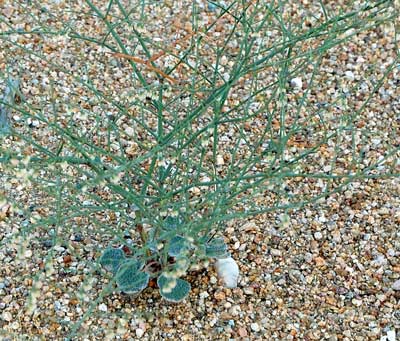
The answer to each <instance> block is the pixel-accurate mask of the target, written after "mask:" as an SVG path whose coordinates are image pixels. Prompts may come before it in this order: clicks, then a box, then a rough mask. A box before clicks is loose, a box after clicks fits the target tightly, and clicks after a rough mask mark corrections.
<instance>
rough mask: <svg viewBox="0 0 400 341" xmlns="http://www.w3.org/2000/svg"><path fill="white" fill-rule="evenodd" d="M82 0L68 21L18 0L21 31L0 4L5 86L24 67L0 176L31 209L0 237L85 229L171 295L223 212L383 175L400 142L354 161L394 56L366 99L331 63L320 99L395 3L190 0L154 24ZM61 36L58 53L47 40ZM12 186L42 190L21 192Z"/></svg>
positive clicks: (289, 201)
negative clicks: (361, 121) (368, 159)
mask: <svg viewBox="0 0 400 341" xmlns="http://www.w3.org/2000/svg"><path fill="white" fill-rule="evenodd" d="M84 3H85V11H82V13H81V14H80V16H79V18H75V17H72V19H70V21H68V22H65V18H64V13H66V12H68V11H66V9H60V10H58V9H54V11H53V12H51V11H48V10H45V9H44V7H43V8H42V7H40V8H36V7H35V6H34V5H32V6H31V7H29V6H30V5H29V6H28V5H26V6H25V7H21V11H23V10H25V11H27V13H29V15H27V16H26V17H27V18H29V20H32V21H33V22H32V23H30V25H27V26H26V27H28V28H29V27H30V28H32V30H28V31H26V32H25V31H24V30H23V29H21V28H20V27H14V26H13V24H12V23H11V22H10V23H9V22H5V19H4V18H3V19H1V18H2V17H0V20H3V22H2V23H3V24H4V25H3V26H2V27H6V28H7V30H6V32H4V34H2V35H0V42H1V44H2V46H3V47H4V48H3V49H2V50H3V51H2V53H3V54H4V55H5V63H6V64H7V66H8V69H7V72H6V71H4V70H3V71H1V72H2V73H1V74H0V76H1V77H0V78H1V79H2V80H3V82H2V85H4V87H3V88H4V89H7V87H6V85H7V84H10V81H9V80H15V81H17V82H18V84H19V92H20V93H21V96H20V97H21V98H22V99H23V100H21V101H19V102H17V101H14V100H13V99H14V98H12V99H10V94H12V92H10V91H8V92H7V91H6V92H5V95H4V96H3V97H0V98H2V100H1V103H0V104H1V107H0V108H1V110H2V112H1V113H0V120H1V121H2V125H4V126H7V129H9V130H10V131H11V135H10V136H9V137H8V138H4V140H3V142H4V143H3V144H2V145H1V146H0V152H1V154H0V161H1V162H0V166H1V167H2V169H1V171H2V172H1V177H2V183H3V184H6V183H10V180H12V181H13V184H16V185H15V186H14V187H12V186H9V187H4V189H3V190H2V192H6V193H8V195H7V198H6V199H5V200H7V201H9V202H11V203H12V205H13V207H15V209H16V210H18V212H20V215H19V216H23V217H24V221H23V224H20V225H21V229H20V230H18V231H16V232H15V233H13V234H11V235H9V236H7V237H6V238H4V239H3V240H2V243H5V244H6V243H8V242H9V240H11V239H13V240H17V241H18V242H20V241H21V240H25V239H26V238H28V236H29V238H33V236H38V235H39V236H40V238H47V239H50V241H51V242H52V244H51V245H54V244H60V243H67V242H66V241H68V240H69V239H70V238H67V237H66V236H70V235H77V234H83V235H84V236H85V237H86V238H89V239H92V240H95V241H96V242H95V243H96V245H98V244H100V247H99V248H100V250H99V251H98V252H97V254H96V255H95V256H94V258H95V259H96V260H97V261H98V263H100V264H101V266H102V267H104V268H105V269H106V270H107V271H109V273H110V274H111V278H112V281H111V283H112V284H116V286H117V288H118V290H119V291H121V292H125V293H128V294H137V293H139V292H141V291H142V290H143V289H144V288H146V287H147V286H148V283H149V281H150V280H151V279H157V284H158V287H159V288H160V293H161V295H162V296H163V297H164V298H166V299H167V300H170V301H175V302H177V301H181V300H182V299H183V298H184V297H186V296H187V294H188V293H189V291H190V284H189V283H188V282H187V281H185V280H184V279H182V278H181V277H183V276H184V275H185V273H186V272H187V271H189V270H190V269H195V268H197V267H199V265H200V264H201V263H202V262H203V261H207V260H208V259H209V258H217V259H220V260H221V259H222V260H223V259H226V258H227V257H229V253H228V251H227V250H228V248H227V245H226V244H225V243H224V240H223V233H224V226H225V224H226V222H227V221H229V220H232V219H239V218H245V217H249V216H254V215H257V214H261V213H267V212H273V211H281V212H288V211H289V210H292V209H297V208H299V207H302V206H304V205H305V204H313V203H316V202H319V201H320V200H323V199H325V198H327V197H329V195H331V194H332V193H336V192H339V191H341V190H343V189H344V188H347V186H350V185H351V183H352V182H353V181H360V180H361V179H367V178H369V177H375V178H376V177H381V176H382V177H388V176H391V175H393V172H394V170H393V168H390V167H389V166H387V167H386V165H393V157H394V156H395V155H396V153H397V152H398V147H396V146H390V145H388V146H387V153H386V154H385V158H384V159H380V160H378V161H377V162H376V163H368V164H364V163H363V161H364V159H363V158H364V156H363V155H365V154H364V153H363V151H364V149H365V147H366V146H367V145H368V141H369V140H370V138H371V136H370V135H369V134H371V133H370V132H369V131H367V130H361V129H362V128H358V127H357V125H356V124H355V121H356V120H357V117H358V116H359V115H360V114H361V113H362V111H363V110H364V109H365V108H366V107H367V106H368V105H369V103H370V102H371V101H373V99H374V96H373V95H374V94H375V93H377V92H378V90H379V88H380V87H381V86H382V84H383V83H384V82H385V80H386V79H387V77H388V75H389V74H390V73H391V72H392V71H393V70H394V68H395V67H396V65H397V63H398V56H397V58H394V59H393V63H392V64H391V65H390V66H388V68H387V70H385V72H384V74H383V76H381V78H379V79H378V81H376V82H375V83H374V87H373V89H372V90H371V96H368V97H367V99H365V101H364V103H363V104H362V105H360V104H359V103H357V105H355V104H354V103H352V102H351V98H352V95H351V94H352V92H355V91H357V88H356V86H354V87H352V86H351V85H349V84H347V83H346V84H342V83H341V82H345V80H344V79H343V78H341V77H339V78H338V79H336V82H337V88H338V89H341V88H343V89H346V90H343V91H339V90H338V91H337V93H335V94H333V95H332V94H331V95H330V96H329V102H324V103H320V97H319V94H320V93H324V92H326V91H328V89H327V88H326V87H327V86H328V85H327V84H325V83H318V80H319V79H320V78H321V77H325V78H326V74H325V75H324V72H325V71H324V70H323V69H321V65H323V63H324V62H326V59H327V58H328V57H329V51H330V50H331V49H332V48H334V47H335V46H338V45H340V44H346V42H347V41H348V40H350V39H352V38H353V37H354V36H355V35H357V34H360V33H362V32H366V31H368V30H369V29H371V28H375V27H377V26H379V25H381V24H387V23H390V22H391V20H392V19H393V18H394V17H395V16H396V14H395V13H396V12H393V11H392V1H376V2H371V3H370V2H365V4H363V5H361V7H360V6H358V5H357V6H356V5H355V4H349V5H348V7H345V6H344V5H343V6H342V7H341V8H340V10H337V9H336V8H335V6H334V7H332V8H331V7H329V6H324V5H323V3H322V2H319V3H318V6H319V10H318V15H316V14H315V13H309V12H307V9H306V8H305V9H304V11H303V12H304V16H301V17H300V16H298V17H296V16H293V15H292V14H291V13H294V12H296V11H292V9H291V6H292V5H293V4H291V3H290V2H281V1H278V2H274V1H272V2H266V1H231V2H230V4H229V5H227V6H225V5H224V6H223V5H219V4H218V3H217V2H215V3H214V2H212V3H211V2H210V4H211V5H210V6H209V7H201V6H199V5H198V4H197V2H194V1H193V2H190V3H191V5H192V7H191V9H190V11H189V17H188V18H187V25H183V26H179V25H177V24H176V23H172V22H168V18H169V17H170V16H169V15H166V16H165V18H160V20H161V21H163V20H166V22H163V23H157V25H160V24H162V25H163V27H165V28H166V29H165V30H163V31H162V33H160V34H164V36H162V37H159V39H155V37H153V36H152V34H151V33H149V32H159V31H160V30H159V29H157V27H153V25H155V23H153V22H152V21H151V20H150V19H149V18H147V17H146V15H145V14H144V13H145V12H146V11H137V8H138V6H136V4H134V2H133V4H131V5H129V6H128V7H125V6H124V5H123V4H122V2H121V1H119V0H116V1H110V2H109V3H108V5H104V6H103V7H101V6H97V5H96V4H95V3H93V2H92V1H90V0H86V1H85V2H84ZM293 3H295V2H293ZM143 4H144V2H143ZM353 5H354V6H356V7H357V8H356V7H353ZM65 6H69V5H65ZM157 6H160V10H161V11H163V10H165V11H167V12H168V11H169V9H168V8H166V7H165V8H164V7H163V5H160V4H159V5H157ZM296 6H297V5H296ZM316 6H317V5H316ZM205 11H206V12H207V13H205ZM31 12H38V13H37V15H32V14H31ZM70 12H71V13H74V10H71V11H70ZM204 15H207V17H208V18H210V21H208V22H203V20H202V18H203V16H204ZM39 17H40V18H41V19H40V21H39V20H36V19H35V18H39ZM47 17H48V18H47ZM43 18H44V19H43ZM53 23H58V24H57V26H56V25H55V26H54V27H53V26H52V25H53ZM60 23H64V25H63V26H62V28H60ZM85 27H91V28H94V29H93V31H92V32H88V31H87V30H86V29H85ZM94 32H96V34H95V33H94ZM271 34H272V35H273V39H270V36H271ZM46 39H47V40H46ZM30 40H32V42H31V43H30ZM33 40H34V41H33ZM42 40H43V44H44V42H45V41H46V44H49V46H47V45H43V46H42V45H41V43H40V42H41V41H42ZM28 43H29V44H28ZM59 43H60V46H63V47H62V48H63V52H62V53H60V54H59V55H60V57H59V58H53V57H51V56H49V55H47V54H46V53H49V51H50V52H51V51H53V50H54V51H57V49H58V48H60V47H59V45H57V44H59ZM27 63H28V65H27ZM29 63H30V64H29ZM38 65H40V77H39V76H38V77H37V79H36V78H35V79H34V80H31V79H30V78H29V75H30V74H31V72H33V71H32V70H36V69H35V68H37V66H38ZM329 77H331V75H330V76H329ZM300 78H302V82H300V81H296V82H290V81H291V80H293V79H297V80H299V79H300ZM28 84H29V86H28ZM291 84H292V85H291ZM293 84H294V85H295V86H293ZM298 84H301V86H298ZM35 87H37V88H39V90H38V89H36V88H35ZM316 87H318V90H316V91H315V88H316ZM28 89H29V91H28ZM32 89H33V90H32ZM35 89H36V90H37V91H36V90H35ZM32 94H34V95H32ZM11 97H14V96H11ZM336 111H340V112H339V114H336ZM6 112H7V115H6ZM6 116H7V117H6ZM11 118H12V120H11ZM6 120H9V121H6ZM354 136H361V137H360V141H359V143H355V142H354ZM322 149H323V150H324V151H325V152H326V150H327V149H329V152H330V153H331V159H330V160H322V159H321V157H320V155H321V153H322ZM349 150H350V151H351V152H350V153H349V152H348V151H349ZM320 152H321V153H320ZM322 154H323V153H322ZM349 157H352V158H353V159H351V160H349ZM338 160H340V162H339V161H338ZM346 163H347V164H349V165H351V167H350V168H351V169H350V168H349V169H347V170H346V169H343V164H346ZM328 166H329V167H328ZM317 181H318V186H317V187H316V188H317V189H316V190H314V191H310V190H309V187H308V186H309V185H310V184H315V182H317ZM13 188H18V189H19V190H24V189H25V190H27V191H28V192H30V193H37V195H31V197H30V203H29V207H27V205H26V204H25V205H24V204H21V203H19V200H18V199H19V194H18V193H15V192H14V191H13ZM43 195H44V196H45V197H46V201H45V202H46V205H45V207H43V204H42V202H43V200H41V198H42V197H43ZM0 207H1V206H0ZM17 208H18V209H17ZM38 208H40V210H39V209H38ZM74 238H75V237H74ZM19 244H21V245H25V244H24V243H19ZM76 257H77V258H79V257H80V258H81V257H82V255H80V254H77V255H76ZM89 261H91V259H90V260H89ZM220 263H221V264H230V263H229V262H224V261H221V262H220ZM95 268H96V267H95ZM96 269H97V268H96ZM221 273H224V271H221Z"/></svg>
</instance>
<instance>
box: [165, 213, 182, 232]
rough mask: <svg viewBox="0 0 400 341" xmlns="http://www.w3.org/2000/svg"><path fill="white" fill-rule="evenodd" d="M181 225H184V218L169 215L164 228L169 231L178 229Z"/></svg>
mask: <svg viewBox="0 0 400 341" xmlns="http://www.w3.org/2000/svg"><path fill="white" fill-rule="evenodd" d="M180 225H182V219H181V218H180V217H171V216H168V217H166V218H165V219H164V222H163V228H164V230H167V231H172V230H176V229H177V228H178V227H179V226H180Z"/></svg>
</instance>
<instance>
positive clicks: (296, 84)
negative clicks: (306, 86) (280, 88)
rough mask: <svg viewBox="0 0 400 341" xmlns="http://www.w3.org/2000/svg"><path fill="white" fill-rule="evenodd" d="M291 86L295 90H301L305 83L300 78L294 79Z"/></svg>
mask: <svg viewBox="0 0 400 341" xmlns="http://www.w3.org/2000/svg"><path fill="white" fill-rule="evenodd" d="M290 86H291V87H293V88H297V89H301V88H302V87H303V81H302V79H301V78H300V77H296V78H293V79H292V80H291V81H290Z"/></svg>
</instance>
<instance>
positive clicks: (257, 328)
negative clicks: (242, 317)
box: [250, 322, 260, 332]
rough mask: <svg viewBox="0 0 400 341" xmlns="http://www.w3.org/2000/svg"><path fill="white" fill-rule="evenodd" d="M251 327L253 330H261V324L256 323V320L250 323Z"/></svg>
mask: <svg viewBox="0 0 400 341" xmlns="http://www.w3.org/2000/svg"><path fill="white" fill-rule="evenodd" d="M250 328H251V330H252V331H253V332H259V331H260V326H259V325H258V323H255V322H254V323H252V324H251V325H250Z"/></svg>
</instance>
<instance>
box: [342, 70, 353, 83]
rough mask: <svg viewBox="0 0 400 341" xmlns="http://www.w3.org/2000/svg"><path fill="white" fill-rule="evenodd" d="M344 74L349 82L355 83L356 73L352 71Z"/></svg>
mask: <svg viewBox="0 0 400 341" xmlns="http://www.w3.org/2000/svg"><path fill="white" fill-rule="evenodd" d="M344 74H345V76H346V78H347V79H348V80H349V81H354V73H353V72H352V71H350V70H348V71H346V72H345V73H344Z"/></svg>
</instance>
